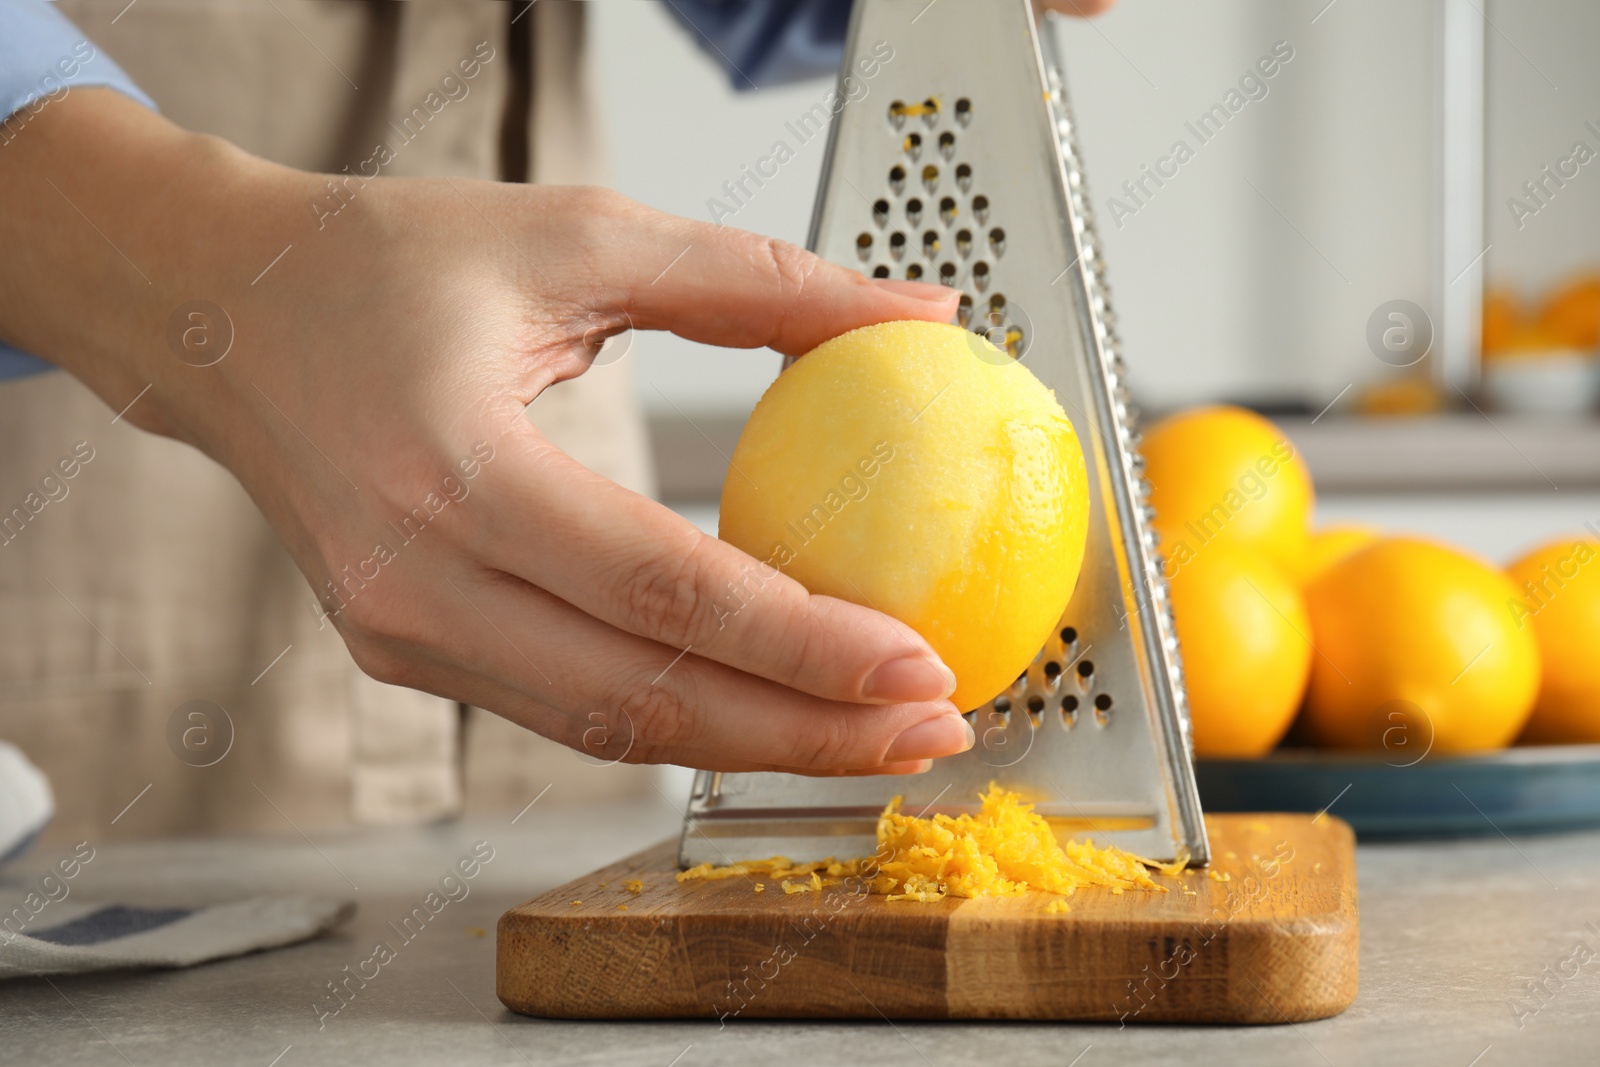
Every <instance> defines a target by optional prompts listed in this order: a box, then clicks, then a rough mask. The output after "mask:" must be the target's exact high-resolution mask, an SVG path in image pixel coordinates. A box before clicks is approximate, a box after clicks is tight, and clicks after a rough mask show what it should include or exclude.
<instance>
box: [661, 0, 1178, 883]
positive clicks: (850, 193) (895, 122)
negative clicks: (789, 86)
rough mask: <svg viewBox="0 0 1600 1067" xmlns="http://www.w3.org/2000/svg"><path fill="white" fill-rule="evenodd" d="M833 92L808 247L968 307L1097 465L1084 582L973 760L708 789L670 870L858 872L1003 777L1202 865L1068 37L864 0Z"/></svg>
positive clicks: (1143, 845)
mask: <svg viewBox="0 0 1600 1067" xmlns="http://www.w3.org/2000/svg"><path fill="white" fill-rule="evenodd" d="M885 45H887V48H891V49H892V50H893V52H892V56H891V57H890V58H889V59H887V60H883V56H884V54H885V51H886V49H885ZM868 58H874V59H876V60H878V61H879V62H878V64H877V66H878V69H877V72H876V74H875V75H874V76H873V77H871V78H870V79H868V78H865V77H863V74H864V71H865V70H868V69H871V67H870V66H869V67H867V68H862V67H860V66H858V64H859V63H861V62H862V61H863V60H866V59H868ZM847 76H848V77H849V78H851V79H853V82H852V84H853V85H854V87H855V90H854V93H853V94H852V93H847V92H846V89H847V88H848V87H847V86H846V85H845V84H844V79H845V78H846V77H847ZM862 85H865V86H867V91H866V93H865V95H861V94H860V87H861V86H862ZM840 95H841V97H845V98H848V97H849V96H850V95H855V96H856V99H853V100H850V101H849V102H848V103H847V104H846V105H845V106H844V107H843V110H842V111H841V112H840V114H839V115H838V117H837V118H836V119H835V120H834V122H833V125H832V128H831V130H830V134H829V141H828V152H827V157H826V160H825V162H824V166H823V178H822V185H821V189H820V192H819V195H818V198H817V204H816V210H815V214H814V216H813V218H812V224H811V238H810V245H811V248H812V249H813V250H814V251H816V252H817V253H818V254H819V255H821V256H823V257H825V258H827V259H829V260H832V261H833V262H835V263H841V264H846V265H848V266H851V267H853V268H856V269H859V270H861V271H863V272H865V273H866V274H868V275H870V276H873V277H879V278H912V279H918V278H920V279H923V280H927V281H939V282H943V283H945V284H948V285H952V286H955V287H957V288H959V289H961V290H962V292H963V294H964V296H963V299H962V305H961V312H960V319H961V322H962V324H963V325H965V326H967V327H968V328H970V329H973V330H974V331H975V332H979V333H985V334H987V335H988V336H989V337H990V339H991V340H993V341H995V342H996V344H997V346H998V347H1000V348H1002V349H1005V350H1006V351H1008V352H1009V353H1010V354H1011V355H1012V356H1013V357H1014V358H1020V359H1023V360H1024V361H1025V362H1026V364H1027V365H1028V366H1029V367H1030V368H1031V369H1032V370H1033V372H1034V373H1035V374H1036V375H1037V376H1038V377H1039V378H1040V379H1041V380H1042V381H1043V382H1044V383H1045V385H1047V386H1049V387H1050V388H1051V389H1053V390H1054V391H1055V395H1056V398H1057V399H1058V400H1059V401H1060V402H1061V404H1062V406H1063V407H1064V408H1065V409H1066V411H1067V414H1068V415H1069V416H1070V417H1071V419H1072V422H1073V425H1074V428H1075V429H1076V430H1077V432H1078V436H1079V438H1080V439H1081V441H1082V442H1083V445H1084V449H1085V455H1086V459H1087V460H1088V470H1089V491H1090V497H1091V505H1090V519H1089V539H1088V548H1087V553H1086V555H1085V563H1084V569H1083V572H1082V574H1081V576H1080V577H1079V579H1078V585H1077V590H1076V592H1075V593H1074V594H1073V598H1072V603H1071V604H1070V605H1069V606H1068V608H1067V613H1066V615H1065V616H1063V617H1062V620H1061V626H1060V629H1059V630H1058V632H1057V633H1056V635H1055V636H1054V637H1052V638H1051V640H1050V642H1049V643H1048V644H1047V645H1046V646H1045V648H1043V649H1042V650H1041V651H1040V652H1039V655H1038V656H1037V657H1036V658H1035V660H1034V662H1033V664H1032V665H1031V666H1030V667H1029V668H1028V670H1027V671H1026V673H1024V674H1023V675H1022V677H1020V678H1018V679H1017V681H1016V683H1015V684H1014V685H1012V686H1011V687H1010V688H1009V689H1008V690H1006V692H1005V693H1003V694H1001V695H1000V696H998V697H996V698H995V699H994V700H993V701H992V702H991V703H990V704H989V705H987V706H985V707H984V708H981V709H979V710H978V711H975V712H971V713H969V715H968V720H969V721H971V722H972V723H973V726H974V729H975V730H976V732H977V735H978V743H977V745H976V746H975V747H974V748H973V749H972V751H970V752H967V753H964V754H963V755H960V756H954V757H950V758H947V759H943V760H939V761H937V762H936V763H935V766H934V769H933V771H932V772H930V773H928V774H924V775H918V776H912V777H889V776H882V777H866V778H828V779H816V778H805V777H800V776H795V775H786V774H761V773H756V774H723V773H711V772H704V771H702V772H700V773H699V774H697V775H696V777H695V782H694V787H693V790H692V792H691V795H690V801H689V807H688V810H687V813H686V816H685V820H684V831H683V838H682V842H681V845H680V848H679V861H680V862H681V863H682V864H684V865H685V866H691V865H694V864H699V863H704V862H713V863H728V862H732V861H737V860H741V859H751V858H756V857H766V856H772V855H784V856H788V857H790V858H792V859H795V860H814V859H821V858H823V857H826V856H854V855H866V854H869V853H871V852H872V850H873V848H874V847H875V837H874V830H875V824H876V819H877V815H878V813H879V812H880V811H881V810H882V808H883V807H884V805H885V804H886V803H887V802H888V801H889V799H890V798H891V797H893V796H894V795H896V794H903V795H904V797H905V810H907V811H911V812H915V813H931V812H947V813H950V814H954V813H957V812H960V811H971V810H974V808H975V802H974V799H975V797H976V796H977V794H978V792H979V791H980V790H981V789H983V788H984V787H985V786H986V785H987V784H988V783H989V782H990V781H991V780H996V781H999V782H1001V783H1002V784H1004V785H1006V786H1007V787H1008V788H1012V789H1016V790H1018V791H1019V792H1021V793H1022V794H1023V796H1024V797H1025V798H1026V799H1029V800H1032V801H1035V802H1036V804H1037V810H1038V811H1039V812H1040V813H1041V814H1043V815H1045V816H1046V817H1047V818H1049V819H1050V821H1051V822H1052V824H1053V825H1055V826H1056V827H1057V829H1058V831H1060V832H1062V833H1064V834H1065V833H1071V834H1075V835H1079V836H1089V837H1091V838H1093V839H1096V840H1099V841H1102V842H1110V843H1113V844H1116V845H1118V846H1119V847H1122V848H1125V849H1127V850H1129V851H1131V852H1134V853H1136V854H1138V855H1141V856H1146V857H1150V858H1154V859H1160V860H1163V861H1170V860H1174V859H1176V858H1178V857H1179V856H1187V857H1188V858H1189V860H1190V861H1191V862H1192V863H1196V864H1203V863H1206V862H1208V860H1209V850H1208V846H1207V842H1206V833H1205V827H1204V823H1203V821H1202V818H1201V813H1200V801H1199V796H1198V794H1197V792H1196V788H1195V781H1194V769H1193V764H1192V759H1191V745H1190V740H1189V724H1188V713H1187V709H1186V707H1185V704H1184V696H1183V684H1182V677H1181V669H1180V665H1179V657H1178V647H1177V639H1176V637H1175V636H1174V634H1173V628H1172V621H1171V615H1170V610H1171V609H1170V606H1169V604H1168V600H1167V590H1166V583H1165V580H1164V579H1163V577H1162V573H1161V569H1160V566H1161V562H1160V557H1159V556H1158V554H1157V550H1156V540H1155V536H1154V534H1153V532H1152V531H1151V529H1150V526H1149V517H1150V511H1149V508H1148V506H1147V505H1146V504H1145V495H1146V491H1147V488H1148V486H1147V485H1146V483H1145V482H1144V480H1143V478H1142V477H1141V474H1140V470H1141V466H1142V464H1141V461H1140V458H1139V456H1138V454H1137V451H1136V449H1137V444H1138V437H1137V435H1136V434H1135V433H1134V431H1133V428H1132V421H1133V415H1132V413H1131V411H1130V409H1129V407H1128V397H1127V392H1126V390H1125V388H1124V387H1123V386H1122V385H1121V383H1120V375H1121V370H1122V361H1121V358H1120V357H1119V355H1118V354H1117V341H1116V334H1115V332H1114V329H1113V324H1114V319H1113V317H1112V313H1111V309H1110V307H1109V305H1108V302H1107V294H1106V289H1105V285H1104V282H1103V273H1104V265H1103V262H1102V259H1101V252H1100V247H1099V243H1098V240H1097V238H1096V236H1095V231H1094V227H1093V222H1092V217H1091V210H1090V205H1089V201H1088V194H1087V191H1086V189H1085V187H1084V184H1083V178H1082V173H1081V171H1080V169H1079V165H1078V151H1077V145H1076V142H1075V136H1074V132H1073V123H1072V115H1071V111H1070V109H1069V107H1068V104H1067V95H1066V87H1065V82H1064V79H1063V75H1062V66H1061V62H1060V56H1059V51H1058V48H1057V45H1056V39H1055V28H1054V27H1053V26H1052V25H1050V24H1047V25H1046V26H1045V28H1044V32H1043V33H1042V34H1040V33H1039V32H1038V31H1036V29H1035V26H1034V19H1033V13H1032V5H1031V3H1030V2H1029V0H933V2H931V3H930V2H929V0H857V3H856V6H855V12H854V15H853V16H852V20H851V27H850V34H849V38H848V42H847V45H846V49H845V59H844V65H843V66H842V68H841V85H840Z"/></svg>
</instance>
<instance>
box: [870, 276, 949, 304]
mask: <svg viewBox="0 0 1600 1067" xmlns="http://www.w3.org/2000/svg"><path fill="white" fill-rule="evenodd" d="M872 284H873V285H876V286H877V287H878V288H879V289H882V290H884V291H885V292H889V293H893V294H895V295H896V296H909V297H910V298H911V299H913V300H926V301H928V302H930V303H939V302H940V301H943V300H949V299H950V298H951V297H953V296H957V295H959V292H958V290H955V289H952V288H950V287H949V286H948V285H934V284H933V283H932V282H908V281H904V280H902V279H900V278H874V279H872Z"/></svg>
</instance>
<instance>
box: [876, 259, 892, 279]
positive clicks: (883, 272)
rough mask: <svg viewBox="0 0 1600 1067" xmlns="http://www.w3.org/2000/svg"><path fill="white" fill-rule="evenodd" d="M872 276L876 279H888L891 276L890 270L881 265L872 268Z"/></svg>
mask: <svg viewBox="0 0 1600 1067" xmlns="http://www.w3.org/2000/svg"><path fill="white" fill-rule="evenodd" d="M872 276H873V277H874V278H887V277H888V276H889V268H888V267H886V266H884V265H883V264H881V263H880V264H879V265H878V266H876V267H873V268H872Z"/></svg>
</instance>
